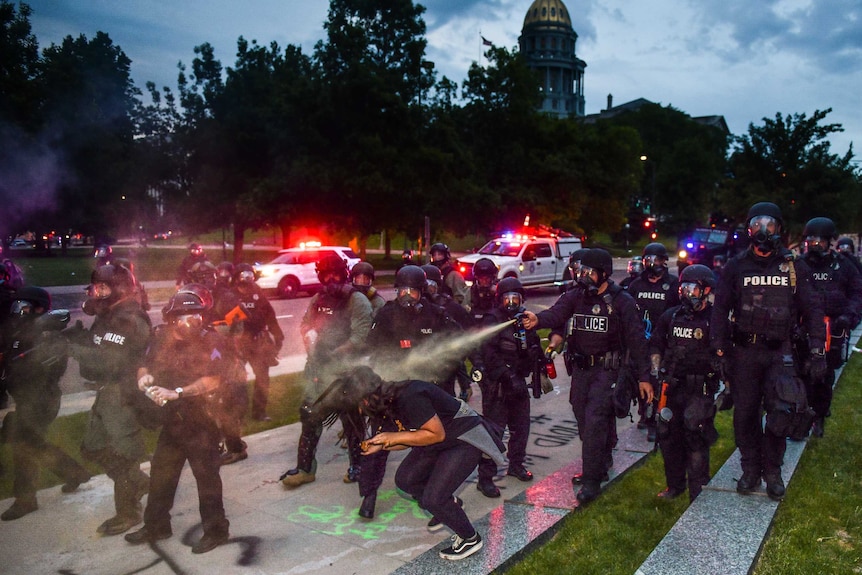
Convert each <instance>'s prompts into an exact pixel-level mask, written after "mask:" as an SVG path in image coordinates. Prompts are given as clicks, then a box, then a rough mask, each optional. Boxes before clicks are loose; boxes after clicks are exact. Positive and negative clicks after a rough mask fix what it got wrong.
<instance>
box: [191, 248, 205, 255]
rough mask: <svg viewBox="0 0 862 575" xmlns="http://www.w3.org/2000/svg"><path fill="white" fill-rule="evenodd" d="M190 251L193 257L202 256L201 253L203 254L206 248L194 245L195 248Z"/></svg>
mask: <svg viewBox="0 0 862 575" xmlns="http://www.w3.org/2000/svg"><path fill="white" fill-rule="evenodd" d="M189 253H190V254H191V255H192V257H196V258H197V257H200V256H201V255H203V253H204V249H203V248H202V247H194V248H192V249H190V250H189Z"/></svg>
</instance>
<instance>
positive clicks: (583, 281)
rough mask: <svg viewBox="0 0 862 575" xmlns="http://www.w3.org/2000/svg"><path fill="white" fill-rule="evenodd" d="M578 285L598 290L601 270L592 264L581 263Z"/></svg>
mask: <svg viewBox="0 0 862 575" xmlns="http://www.w3.org/2000/svg"><path fill="white" fill-rule="evenodd" d="M577 281H578V285H579V286H581V287H582V288H584V289H587V290H590V291H597V290H598V288H599V270H596V269H593V268H591V267H590V266H585V265H581V266H580V267H579V268H578V275H577Z"/></svg>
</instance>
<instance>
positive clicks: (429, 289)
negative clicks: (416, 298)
mask: <svg viewBox="0 0 862 575" xmlns="http://www.w3.org/2000/svg"><path fill="white" fill-rule="evenodd" d="M439 290H440V287H439V286H438V285H437V282H435V281H434V280H425V293H427V294H428V295H436V294H437V292H438V291H439Z"/></svg>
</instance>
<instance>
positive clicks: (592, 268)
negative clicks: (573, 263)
mask: <svg viewBox="0 0 862 575" xmlns="http://www.w3.org/2000/svg"><path fill="white" fill-rule="evenodd" d="M613 273H614V259H613V258H612V257H611V254H609V253H608V252H607V251H606V250H603V249H601V248H592V249H589V250H587V253H585V254H584V255H583V256H582V257H581V265H580V267H579V268H578V277H577V278H575V279H576V281H577V282H578V285H580V286H581V287H583V288H584V289H586V290H587V291H588V292H590V293H597V292H598V290H599V287H600V286H601V285H602V284H603V283H605V282H606V281H607V280H608V278H610V277H611V275H612V274H613Z"/></svg>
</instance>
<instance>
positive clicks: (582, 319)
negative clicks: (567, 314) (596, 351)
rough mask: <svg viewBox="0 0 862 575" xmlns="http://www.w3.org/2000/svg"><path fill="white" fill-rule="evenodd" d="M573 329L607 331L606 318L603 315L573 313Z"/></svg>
mask: <svg viewBox="0 0 862 575" xmlns="http://www.w3.org/2000/svg"><path fill="white" fill-rule="evenodd" d="M574 320H575V329H576V330H578V331H592V332H600V333H604V332H607V331H608V318H606V317H604V316H600V315H599V316H595V315H584V314H580V313H576V314H575V315H574Z"/></svg>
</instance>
